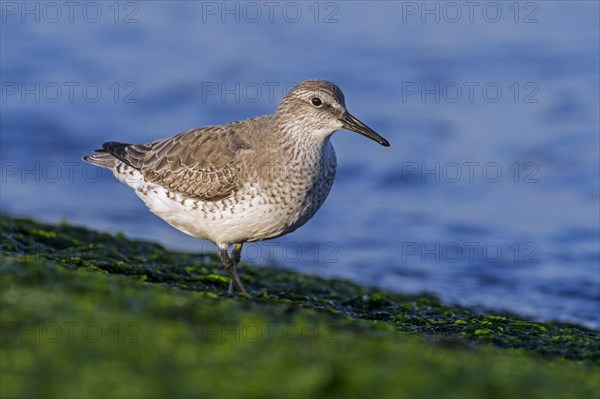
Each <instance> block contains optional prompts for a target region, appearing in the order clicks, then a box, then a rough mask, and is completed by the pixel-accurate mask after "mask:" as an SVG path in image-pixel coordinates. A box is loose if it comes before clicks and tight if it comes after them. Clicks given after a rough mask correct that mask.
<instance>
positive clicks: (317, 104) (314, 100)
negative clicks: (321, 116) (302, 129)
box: [310, 97, 323, 108]
mask: <svg viewBox="0 0 600 399" xmlns="http://www.w3.org/2000/svg"><path fill="white" fill-rule="evenodd" d="M310 103H311V104H312V105H314V106H315V107H317V108H318V107H320V106H321V105H323V101H321V99H320V98H319V97H313V98H312V99H311V100H310Z"/></svg>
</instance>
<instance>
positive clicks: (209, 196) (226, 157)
mask: <svg viewBox="0 0 600 399" xmlns="http://www.w3.org/2000/svg"><path fill="white" fill-rule="evenodd" d="M254 121H256V122H260V121H259V120H258V118H256V119H255V120H254ZM243 122H246V123H249V122H253V120H247V121H243ZM239 125H240V123H239V122H238V123H233V124H227V125H221V126H211V127H204V128H198V129H193V130H189V131H187V132H184V133H181V134H178V135H176V136H173V137H171V138H168V139H164V140H158V141H155V142H152V143H149V144H126V143H117V142H108V143H104V144H103V145H102V148H103V150H104V151H106V152H109V153H110V154H112V155H113V156H114V157H116V158H117V159H119V160H120V161H122V162H125V163H126V164H128V165H130V166H132V167H134V168H136V169H138V170H140V171H141V172H142V174H143V175H144V178H145V179H146V181H149V182H152V183H156V184H159V185H161V186H163V187H165V188H167V189H169V190H171V191H174V192H177V193H180V194H182V195H184V196H186V197H189V198H198V199H201V200H204V201H216V200H219V199H223V198H227V197H229V196H230V195H232V194H233V193H234V192H235V191H236V190H237V189H239V188H240V186H241V184H242V182H240V181H239V180H238V179H237V178H236V177H238V174H239V173H238V172H239V171H240V168H241V167H243V163H242V158H243V157H248V155H250V154H248V152H252V151H253V147H252V145H251V144H250V142H249V141H250V140H248V137H247V136H248V135H247V133H244V137H245V138H244V137H242V134H240V127H242V126H239ZM260 125H261V123H258V124H257V126H256V128H259V127H260ZM244 127H245V128H246V129H247V128H248V127H251V126H248V125H246V126H244ZM246 159H248V158H246Z"/></svg>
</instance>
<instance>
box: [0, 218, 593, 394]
mask: <svg viewBox="0 0 600 399" xmlns="http://www.w3.org/2000/svg"><path fill="white" fill-rule="evenodd" d="M0 222H1V238H2V239H1V241H0V242H1V247H0V257H1V269H0V271H1V274H2V277H1V279H0V288H1V291H0V306H1V309H2V312H1V315H0V316H1V317H0V318H1V324H0V327H1V339H2V347H1V351H2V352H1V353H2V356H1V357H0V369H1V370H2V384H1V386H2V388H0V390H1V392H0V394H1V396H2V397H24V396H60V397H105V396H112V397H115V396H119V397H132V396H135V397H142V396H143V397H147V396H152V397H156V396H191V395H206V396H210V397H213V396H219V397H231V396H242V395H243V396H261V397H264V396H285V397H289V396H294V397H312V396H326V397H331V396H335V397H339V396H373V397H376V396H387V397H402V396H433V397H465V396H467V397H474V396H475V397H477V396H489V397H510V396H520V397H529V396H532V397H591V396H594V395H595V396H596V397H597V396H598V393H599V392H600V382H599V381H598V378H597V377H598V372H599V369H598V366H599V365H600V333H598V332H597V331H593V330H589V329H586V328H583V327H579V326H575V325H570V324H565V323H536V322H531V321H528V320H524V319H522V318H519V317H516V316H514V315H510V314H479V313H476V312H473V311H471V310H469V309H464V308H460V307H449V306H444V305H442V304H441V303H440V302H439V301H438V300H437V299H436V298H434V297H432V296H428V295H419V296H408V295H401V294H396V293H391V292H386V291H382V290H378V289H374V288H368V287H363V286H360V285H356V284H353V283H350V282H348V281H344V280H327V279H323V278H318V277H312V276H307V275H302V274H299V273H296V272H292V271H289V270H285V269H281V268H268V267H256V266H252V265H247V264H242V265H241V267H240V275H241V276H242V279H243V280H244V282H245V283H247V287H248V288H250V289H251V293H252V295H253V297H252V298H245V297H242V296H235V297H230V296H228V295H227V288H228V281H227V279H226V278H225V274H224V272H223V271H222V269H221V266H220V264H219V262H218V256H215V255H214V254H186V253H179V252H173V251H167V250H165V249H164V248H162V247H161V246H159V245H157V244H153V243H147V242H141V241H136V240H129V239H127V238H126V237H125V236H124V235H123V234H119V235H117V236H111V235H108V234H103V233H98V232H94V231H90V230H88V229H84V228H80V227H73V226H70V225H68V224H67V223H61V224H60V225H57V226H54V225H47V224H42V223H37V222H34V221H31V220H24V219H13V218H8V217H1V219H0ZM507 349H508V350H507ZM30 381H36V384H31V383H30Z"/></svg>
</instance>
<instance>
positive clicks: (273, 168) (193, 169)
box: [83, 80, 389, 295]
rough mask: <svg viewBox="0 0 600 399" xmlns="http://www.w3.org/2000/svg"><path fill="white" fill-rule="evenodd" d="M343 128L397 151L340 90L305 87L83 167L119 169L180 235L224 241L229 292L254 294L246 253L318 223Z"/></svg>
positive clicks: (114, 151)
mask: <svg viewBox="0 0 600 399" xmlns="http://www.w3.org/2000/svg"><path fill="white" fill-rule="evenodd" d="M341 129H347V130H352V131H354V132H357V133H360V134H362V135H364V136H366V137H368V138H370V139H372V140H375V141H376V142H378V143H379V144H381V145H383V146H386V147H388V146H389V143H388V141H387V140H386V139H384V138H383V137H381V136H380V135H379V134H377V133H376V132H375V131H373V130H372V129H371V128H369V127H368V126H367V125H365V124H364V123H362V122H361V121H359V120H358V119H356V118H355V117H354V116H352V115H351V114H350V113H349V112H348V110H347V109H346V105H345V100H344V94H343V93H342V91H341V90H340V89H339V88H338V87H337V86H336V85H335V84H333V83H331V82H328V81H324V80H306V81H304V82H302V83H300V84H298V85H297V86H295V87H294V88H292V89H291V90H290V91H289V92H288V93H287V94H286V95H285V96H284V98H283V99H282V100H281V103H280V104H279V106H278V107H277V110H276V111H275V113H274V114H272V115H265V116H259V117H255V118H250V119H246V120H243V121H239V122H232V123H226V124H223V125H215V126H207V127H200V128H196V129H192V130H188V131H185V132H183V133H180V134H178V135H176V136H173V137H169V138H166V139H161V140H157V141H153V142H151V143H148V144H126V143H119V142H115V141H110V142H106V143H104V144H102V149H100V150H95V153H94V154H93V155H89V156H85V157H84V158H83V159H84V160H85V161H87V162H89V163H92V164H94V165H98V166H101V167H104V168H107V169H109V170H111V171H112V172H113V174H114V175H115V177H116V178H117V179H119V180H120V181H121V182H123V183H125V184H127V185H128V186H130V187H131V188H133V189H134V190H135V192H136V194H137V195H138V196H139V197H140V198H141V199H142V200H143V201H144V203H145V204H146V205H147V206H148V208H149V209H150V210H151V211H152V212H153V213H155V214H156V215H158V216H159V217H160V218H162V219H163V220H165V221H166V222H167V223H169V224H170V225H172V226H173V227H175V228H176V229H179V230H181V231H183V232H184V233H187V234H189V235H191V236H193V237H197V238H200V239H206V240H210V241H212V242H213V243H215V244H216V245H217V246H218V248H219V249H220V252H221V263H222V266H223V268H224V269H225V271H226V273H227V274H228V276H229V290H228V292H229V293H230V294H232V293H233V287H234V286H235V288H236V289H237V290H238V291H240V292H241V293H242V294H244V295H248V292H247V291H246V288H245V287H244V284H242V281H241V279H240V277H239V276H238V273H237V270H236V265H237V264H238V263H239V261H240V259H241V251H242V246H243V245H244V243H246V242H254V241H260V240H266V239H269V238H274V237H279V236H282V235H284V234H287V233H291V232H292V231H294V230H296V229H297V228H299V227H300V226H302V225H303V224H305V223H306V222H307V221H308V220H309V219H310V218H312V217H313V215H314V214H315V212H317V210H318V209H319V208H320V207H321V205H322V204H323V202H324V201H325V198H327V195H328V194H329V191H330V190H331V186H332V184H333V180H334V177H335V173H336V166H337V161H336V156H335V151H334V149H333V146H332V145H331V142H330V137H331V135H332V134H333V133H334V132H336V131H338V130H341ZM231 246H233V249H232V251H231V256H230V255H229V252H228V251H229V248H230V247H231Z"/></svg>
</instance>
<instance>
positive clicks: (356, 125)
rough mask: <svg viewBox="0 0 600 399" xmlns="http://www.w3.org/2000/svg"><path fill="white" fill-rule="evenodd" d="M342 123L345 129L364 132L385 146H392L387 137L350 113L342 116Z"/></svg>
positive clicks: (364, 134)
mask: <svg viewBox="0 0 600 399" xmlns="http://www.w3.org/2000/svg"><path fill="white" fill-rule="evenodd" d="M342 123H343V127H344V129H348V130H352V131H353V132H356V133H359V134H362V135H363V136H365V137H368V138H370V139H371V140H375V141H376V142H378V143H379V144H381V145H382V146H384V147H389V146H390V143H389V142H388V141H387V140H386V139H384V138H383V137H381V136H380V135H379V134H377V132H375V131H374V130H373V129H371V128H370V127H369V126H367V125H365V124H364V123H362V122H361V121H359V120H358V119H356V118H355V117H354V116H352V115H350V114H349V113H346V114H345V115H344V117H343V118H342Z"/></svg>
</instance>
